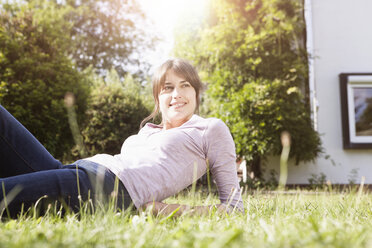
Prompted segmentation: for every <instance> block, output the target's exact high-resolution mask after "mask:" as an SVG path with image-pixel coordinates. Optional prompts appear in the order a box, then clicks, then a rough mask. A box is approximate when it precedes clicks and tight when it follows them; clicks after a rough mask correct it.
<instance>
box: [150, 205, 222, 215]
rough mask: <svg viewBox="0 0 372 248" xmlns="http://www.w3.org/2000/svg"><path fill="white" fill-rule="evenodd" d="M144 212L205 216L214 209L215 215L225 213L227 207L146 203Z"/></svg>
mask: <svg viewBox="0 0 372 248" xmlns="http://www.w3.org/2000/svg"><path fill="white" fill-rule="evenodd" d="M143 209H144V210H151V213H152V214H154V215H159V214H160V215H170V214H171V213H173V212H174V216H181V215H182V214H191V215H205V214H209V212H210V211H213V210H215V209H216V211H217V213H220V214H221V213H226V212H227V211H226V210H227V207H226V205H224V204H216V205H211V206H194V207H190V206H188V205H180V204H166V203H163V202H148V203H146V204H145V205H144V206H143Z"/></svg>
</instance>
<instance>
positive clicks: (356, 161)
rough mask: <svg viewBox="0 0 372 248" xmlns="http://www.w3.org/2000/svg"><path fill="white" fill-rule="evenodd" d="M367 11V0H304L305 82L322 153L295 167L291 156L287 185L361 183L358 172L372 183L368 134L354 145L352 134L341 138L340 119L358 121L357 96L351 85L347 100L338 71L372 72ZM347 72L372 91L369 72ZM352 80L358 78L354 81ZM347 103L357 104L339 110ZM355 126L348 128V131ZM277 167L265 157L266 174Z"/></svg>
mask: <svg viewBox="0 0 372 248" xmlns="http://www.w3.org/2000/svg"><path fill="white" fill-rule="evenodd" d="M371 13H372V1H371V0H353V1H351V0H305V18H306V23H307V49H308V52H309V54H311V58H310V61H309V62H310V75H309V76H310V80H309V81H310V82H309V87H310V97H311V106H312V118H313V120H314V127H315V128H316V130H317V131H318V132H319V133H320V135H321V140H322V146H323V148H324V154H323V155H321V156H320V157H319V158H317V159H316V160H315V161H313V162H310V163H301V164H299V165H297V166H296V165H294V162H293V161H289V167H288V180H287V183H288V184H306V183H309V180H319V179H325V180H327V181H328V180H329V181H330V182H331V183H332V184H348V183H350V182H353V183H360V182H361V180H362V177H364V178H365V179H363V180H364V182H365V183H366V184H372V148H370V146H368V145H364V143H368V142H369V141H368V139H369V138H372V136H369V137H368V135H367V136H365V137H364V136H363V137H362V139H363V138H366V139H367V141H362V142H361V143H362V145H361V146H359V148H358V149H353V148H350V147H349V148H347V147H345V139H346V138H347V139H348V138H350V137H346V138H345V130H343V128H344V129H345V128H350V127H345V123H344V125H343V123H342V118H344V119H345V115H348V114H349V116H347V117H348V118H349V121H350V122H353V121H357V119H356V118H357V117H358V113H357V111H356V110H357V107H358V102H357V97H358V96H359V95H351V93H353V92H354V93H353V94H357V92H359V91H357V90H354V91H350V90H353V88H349V92H348V93H349V102H348V104H346V101H347V99H345V97H341V86H340V74H342V73H353V74H356V76H358V74H360V75H361V76H364V73H371V74H372V14H371ZM347 75H348V74H346V79H347V78H348V79H349V82H348V83H351V86H353V85H356V86H357V85H359V86H358V87H359V88H358V90H360V91H361V92H367V93H368V92H369V93H371V92H372V88H370V87H372V86H371V84H372V76H364V77H359V78H358V77H351V76H350V75H349V77H348V76H347ZM352 81H356V82H354V84H353V82H352ZM368 81H370V82H371V84H370V83H369V82H368ZM358 94H359V93H358ZM363 99H365V100H366V99H367V98H363ZM353 100H355V101H354V102H353ZM351 103H353V104H355V105H352V106H351V107H350V109H349V112H348V111H347V110H342V109H341V106H342V104H344V107H345V106H350V104H351ZM371 106H372V105H371ZM354 109H355V112H353V110H354ZM345 111H346V112H345ZM365 114H367V115H369V116H371V115H372V113H365ZM352 124H353V123H352ZM354 124H355V123H354ZM353 128H356V127H355V126H353ZM348 130H349V129H348ZM353 130H354V129H350V132H351V133H352V132H353ZM357 131H358V130H357ZM351 133H350V135H351ZM354 134H355V132H354ZM354 136H355V135H354ZM357 136H358V133H357ZM357 138H358V137H357ZM363 142H364V143H363ZM357 147H358V146H357ZM278 168H279V159H278V158H270V159H269V160H268V161H267V162H266V174H268V172H269V171H270V170H272V169H275V170H276V171H278ZM267 176H268V175H267Z"/></svg>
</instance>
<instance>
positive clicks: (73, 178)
mask: <svg viewBox="0 0 372 248" xmlns="http://www.w3.org/2000/svg"><path fill="white" fill-rule="evenodd" d="M78 182H79V186H78ZM3 186H4V189H3ZM15 187H18V189H19V192H18V193H17V194H16V195H15V197H14V198H13V199H9V200H8V199H6V200H7V203H8V205H7V209H8V211H9V212H10V215H11V217H13V218H14V217H16V216H17V214H18V213H19V212H20V211H21V208H22V205H23V209H24V211H26V210H27V209H28V208H29V207H31V206H32V204H35V203H36V202H37V201H38V200H39V199H41V198H42V197H44V196H47V197H46V198H43V199H42V200H40V201H39V206H40V207H41V208H42V209H41V211H43V209H44V208H45V207H46V206H47V205H48V204H49V203H52V202H56V201H57V202H59V203H62V205H67V206H68V207H69V208H71V209H72V210H73V211H77V210H78V209H79V205H80V202H79V198H78V196H79V193H80V195H81V198H82V200H84V201H86V200H87V199H88V197H89V196H90V194H92V193H91V190H92V185H91V183H90V180H89V177H88V175H87V173H86V172H85V170H82V169H78V170H77V169H76V167H74V166H66V167H65V168H62V169H56V170H44V171H38V172H33V173H29V174H23V175H18V176H13V177H8V178H3V179H0V189H1V193H0V202H2V201H3V200H4V194H3V190H4V191H5V196H9V195H10V194H9V193H10V191H12V189H14V188H15ZM1 211H2V210H1V209H0V212H1ZM3 214H5V215H6V212H5V213H3Z"/></svg>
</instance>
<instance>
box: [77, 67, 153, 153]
mask: <svg viewBox="0 0 372 248" xmlns="http://www.w3.org/2000/svg"><path fill="white" fill-rule="evenodd" d="M110 75H111V78H110V76H109V77H108V81H110V80H111V82H108V83H107V82H106V83H104V82H99V83H98V84H97V85H96V86H95V88H94V89H93V90H92V93H91V98H90V102H89V104H88V109H87V112H86V124H85V127H84V130H83V131H82V134H83V137H84V142H85V145H86V147H87V149H88V151H89V153H90V154H91V155H94V154H96V153H108V154H118V153H120V149H121V146H122V144H123V142H124V140H125V139H126V138H127V137H129V136H130V135H133V134H136V133H137V132H138V130H139V124H140V122H141V121H142V120H143V119H144V118H145V117H146V116H148V115H149V110H148V109H147V108H146V107H145V105H144V103H143V100H142V98H141V92H140V91H141V86H140V84H139V83H137V82H135V81H134V80H133V78H131V77H130V76H127V78H126V81H124V82H123V83H121V82H120V80H119V78H118V77H116V76H117V75H116V76H115V72H113V71H111V73H110ZM112 77H114V78H112Z"/></svg>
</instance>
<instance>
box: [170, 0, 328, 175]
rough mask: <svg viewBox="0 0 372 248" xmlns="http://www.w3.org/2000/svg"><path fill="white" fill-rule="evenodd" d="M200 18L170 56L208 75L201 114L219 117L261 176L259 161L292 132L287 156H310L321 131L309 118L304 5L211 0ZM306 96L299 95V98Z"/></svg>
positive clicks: (315, 151) (285, 0)
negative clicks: (203, 18) (283, 135)
mask: <svg viewBox="0 0 372 248" xmlns="http://www.w3.org/2000/svg"><path fill="white" fill-rule="evenodd" d="M211 4H212V5H211V9H212V11H211V14H210V16H209V19H208V21H207V23H206V24H205V25H204V26H203V27H201V28H200V29H199V30H198V31H197V32H193V34H192V35H187V34H185V33H183V34H181V35H180V36H179V37H182V38H178V39H177V43H176V55H177V56H181V57H187V58H189V59H190V60H192V61H193V62H194V63H195V64H197V65H198V66H199V68H200V70H201V71H202V75H204V78H205V79H206V81H208V90H207V92H206V97H205V98H204V102H206V103H207V104H208V109H207V111H206V113H207V114H209V115H213V116H217V117H219V118H221V119H223V120H224V121H225V122H226V124H227V125H228V126H229V127H230V130H231V132H232V134H233V136H234V140H235V144H236V148H237V153H238V155H239V157H243V156H244V157H245V158H246V159H247V160H248V162H250V168H251V170H252V171H253V172H254V173H255V175H256V176H258V177H260V176H261V167H260V164H261V160H262V159H264V158H265V157H266V156H267V155H268V154H279V153H280V151H281V143H280V134H281V132H282V131H285V130H286V131H288V132H290V134H291V137H292V146H291V152H290V157H292V158H295V159H296V163H298V162H300V161H308V160H312V159H314V158H315V157H316V156H317V155H318V154H319V153H320V152H321V147H320V138H319V135H318V134H317V132H315V131H314V130H313V128H312V125H311V119H310V112H309V111H310V110H309V109H310V108H309V106H308V105H309V104H308V99H307V98H308V97H307V92H308V88H307V72H308V70H307V53H306V50H305V49H304V40H305V39H304V33H305V24H304V19H303V5H302V3H301V2H300V1H288V0H255V1H252V0H250V1H243V0H217V1H213V2H211ZM304 96H305V97H304Z"/></svg>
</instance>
